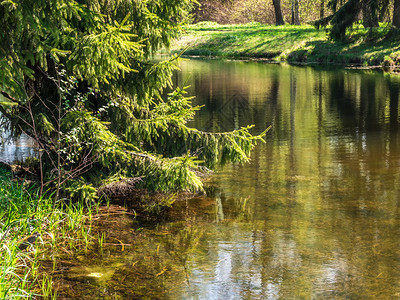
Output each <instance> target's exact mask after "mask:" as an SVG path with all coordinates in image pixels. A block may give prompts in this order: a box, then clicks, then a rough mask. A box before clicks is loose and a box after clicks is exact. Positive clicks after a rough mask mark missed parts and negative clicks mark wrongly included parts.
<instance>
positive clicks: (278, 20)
mask: <svg viewBox="0 0 400 300" xmlns="http://www.w3.org/2000/svg"><path fill="white" fill-rule="evenodd" d="M272 4H273V5H274V9H275V24H276V25H285V21H284V20H283V16H282V10H281V0H272Z"/></svg>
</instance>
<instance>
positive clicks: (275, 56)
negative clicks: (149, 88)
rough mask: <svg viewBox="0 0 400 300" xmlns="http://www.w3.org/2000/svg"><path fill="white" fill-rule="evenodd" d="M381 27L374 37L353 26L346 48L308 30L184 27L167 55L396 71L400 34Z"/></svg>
mask: <svg viewBox="0 0 400 300" xmlns="http://www.w3.org/2000/svg"><path fill="white" fill-rule="evenodd" d="M389 29H390V28H389V27H388V26H387V25H385V26H384V24H383V25H382V26H381V27H379V28H376V29H374V30H373V31H370V30H367V29H364V28H363V27H362V26H361V25H354V26H353V27H352V28H350V29H349V31H348V40H347V41H346V42H333V41H331V40H329V39H328V34H327V32H326V31H325V30H323V29H320V30H318V29H316V28H315V27H313V26H311V25H300V26H292V25H284V26H270V25H263V24H259V23H250V24H239V25H219V24H217V23H213V22H201V23H198V24H194V25H190V26H187V27H186V32H185V33H184V34H183V36H182V37H181V38H180V39H179V40H177V41H175V43H174V44H173V46H172V48H171V50H172V52H180V51H182V50H184V55H189V56H217V57H232V58H265V59H271V60H276V61H286V60H287V61H292V62H307V63H319V64H321V63H322V64H345V65H353V64H354V65H362V66H375V65H384V64H390V65H397V64H398V62H399V61H400V55H399V52H400V44H399V42H398V34H392V35H388V33H389Z"/></svg>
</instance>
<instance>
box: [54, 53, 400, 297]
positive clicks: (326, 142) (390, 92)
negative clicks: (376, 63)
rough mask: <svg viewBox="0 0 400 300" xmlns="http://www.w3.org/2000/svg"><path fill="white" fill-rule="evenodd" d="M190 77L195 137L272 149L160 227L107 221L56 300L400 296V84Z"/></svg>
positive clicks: (225, 74) (305, 72)
mask: <svg viewBox="0 0 400 300" xmlns="http://www.w3.org/2000/svg"><path fill="white" fill-rule="evenodd" d="M181 68H182V72H179V73H176V75H175V77H174V82H175V84H176V85H179V86H182V85H190V87H189V88H188V95H195V96H196V98H195V100H194V103H195V104H199V105H204V107H203V109H202V110H201V112H200V113H199V114H198V116H197V117H196V118H195V120H194V121H193V122H192V123H191V125H192V126H194V127H196V128H199V129H202V130H207V131H227V130H232V129H235V128H238V127H240V126H245V125H248V124H255V127H254V133H259V132H262V130H264V129H265V128H266V127H268V126H272V128H271V130H270V131H269V132H268V134H267V135H266V136H265V140H266V143H260V144H259V145H258V146H257V147H256V148H255V150H254V152H253V154H252V159H251V162H250V163H248V164H245V165H228V166H225V167H224V168H223V169H220V170H217V172H216V173H215V174H214V175H213V176H212V177H211V178H210V179H209V180H208V181H207V183H206V186H207V196H205V195H199V196H196V197H194V198H193V199H188V200H186V201H179V202H177V205H176V206H175V207H174V209H173V211H172V212H171V216H172V217H171V218H169V219H168V218H167V219H166V220H165V221H163V222H161V223H159V224H157V225H154V224H150V225H143V224H140V223H137V222H135V220H133V219H132V218H128V217H127V218H126V219H124V221H123V222H120V223H118V224H117V223H112V222H113V221H112V220H111V221H110V223H109V224H114V225H110V226H109V228H111V229H112V230H113V232H114V233H110V234H109V235H108V238H107V239H106V240H107V242H108V243H107V244H106V245H105V248H104V251H103V253H102V254H101V255H97V256H96V255H95V256H94V257H91V258H88V257H85V256H83V257H80V258H79V259H80V262H79V264H76V263H75V264H73V266H69V267H68V270H69V271H68V272H64V274H63V277H62V283H60V289H59V292H58V294H59V295H60V296H62V297H65V298H74V299H78V298H79V299H135V298H148V299H343V298H349V299H389V298H400V239H399V236H400V131H399V92H400V78H399V77H398V76H393V75H389V74H384V73H382V72H375V71H374V72H373V71H353V70H343V69H339V70H338V69H331V70H330V69H326V68H325V69H319V68H313V67H296V66H289V65H275V64H263V63H256V62H240V61H220V60H186V61H183V62H182V63H181ZM115 222H117V221H115ZM116 232H120V233H121V234H120V235H119V236H118V235H116ZM107 245H109V246H107ZM62 284H63V286H62Z"/></svg>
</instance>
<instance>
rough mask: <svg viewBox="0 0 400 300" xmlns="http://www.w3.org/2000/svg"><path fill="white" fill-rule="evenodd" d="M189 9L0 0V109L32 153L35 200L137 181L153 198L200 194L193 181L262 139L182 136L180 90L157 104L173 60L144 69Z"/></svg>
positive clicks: (151, 2) (243, 155)
mask: <svg viewBox="0 0 400 300" xmlns="http://www.w3.org/2000/svg"><path fill="white" fill-rule="evenodd" d="M192 2H193V0H125V1H117V0H80V1H75V0H20V1H12V0H6V1H2V2H1V3H0V16H2V17H1V18H0V28H2V30H1V32H0V93H1V95H2V97H0V111H1V112H2V119H3V126H7V128H9V129H10V130H11V132H12V134H13V135H14V136H17V135H19V134H21V133H22V132H24V133H26V134H27V135H29V136H30V137H32V138H34V139H35V140H36V142H37V144H38V146H39V149H40V155H39V164H40V166H41V167H40V170H41V173H40V181H41V187H42V190H45V189H47V188H53V189H55V190H56V191H57V195H59V194H58V193H60V192H61V193H67V192H69V193H75V194H77V195H78V194H79V195H80V196H83V197H88V196H89V194H91V195H93V194H94V193H95V192H96V188H97V187H99V186H101V185H104V184H105V183H107V182H111V181H117V180H121V179H126V180H129V178H133V177H135V178H140V179H141V180H140V184H141V187H145V188H148V189H153V190H161V191H171V190H190V191H197V190H201V189H202V181H201V180H200V177H201V174H202V173H204V170H207V169H208V168H213V167H215V166H216V165H218V164H224V163H226V162H246V161H248V160H249V155H250V151H251V150H252V148H253V147H254V145H255V144H256V142H257V141H260V140H262V135H263V134H264V133H262V134H260V135H258V136H252V135H251V134H250V133H249V129H250V127H246V128H240V129H237V130H235V131H233V132H227V133H209V132H202V131H199V130H196V129H194V128H190V127H188V126H187V124H186V123H187V121H188V120H190V119H192V118H193V117H194V114H195V112H196V111H197V110H198V109H199V107H193V106H192V104H191V97H188V96H187V95H186V93H185V89H184V88H183V87H181V88H178V89H176V90H175V91H173V92H172V93H170V94H169V95H168V98H167V99H165V98H163V97H162V96H161V95H162V93H163V90H164V89H165V88H167V87H171V75H172V72H173V71H174V70H176V69H177V68H178V67H177V63H176V61H177V57H171V58H170V59H168V60H166V61H162V62H157V63H154V62H152V60H151V55H152V54H154V53H155V52H156V51H157V50H159V49H160V48H161V47H168V46H169V44H170V42H171V40H172V39H173V38H174V37H176V36H177V35H178V34H179V32H180V31H181V29H182V24H183V22H184V21H185V19H186V18H187V17H188V14H187V8H188V7H189V6H190V5H191V4H192Z"/></svg>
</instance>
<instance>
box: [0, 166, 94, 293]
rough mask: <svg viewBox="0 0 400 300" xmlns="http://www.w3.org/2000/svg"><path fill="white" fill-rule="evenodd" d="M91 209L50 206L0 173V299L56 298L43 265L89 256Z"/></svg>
mask: <svg viewBox="0 0 400 300" xmlns="http://www.w3.org/2000/svg"><path fill="white" fill-rule="evenodd" d="M92 212H93V207H91V206H88V205H85V204H83V203H75V204H72V203H65V202H58V203H54V201H53V200H52V197H50V196H47V197H40V196H39V195H38V193H37V190H36V189H35V188H26V187H25V185H24V184H23V182H17V181H16V180H12V179H11V173H10V172H9V171H8V170H6V169H4V168H1V167H0V299H20V298H29V299H30V298H36V297H40V296H43V297H44V298H46V299H52V298H56V293H55V292H54V291H53V289H52V278H51V276H50V275H49V274H48V273H47V272H43V268H42V266H41V261H42V260H46V261H49V260H50V261H53V263H54V265H55V261H56V259H57V258H58V257H60V256H61V255H62V254H64V255H65V254H66V253H67V254H68V255H70V254H71V253H79V252H81V253H82V252H85V251H87V250H88V246H89V245H90V240H91V239H93V238H92V237H91V216H92Z"/></svg>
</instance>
